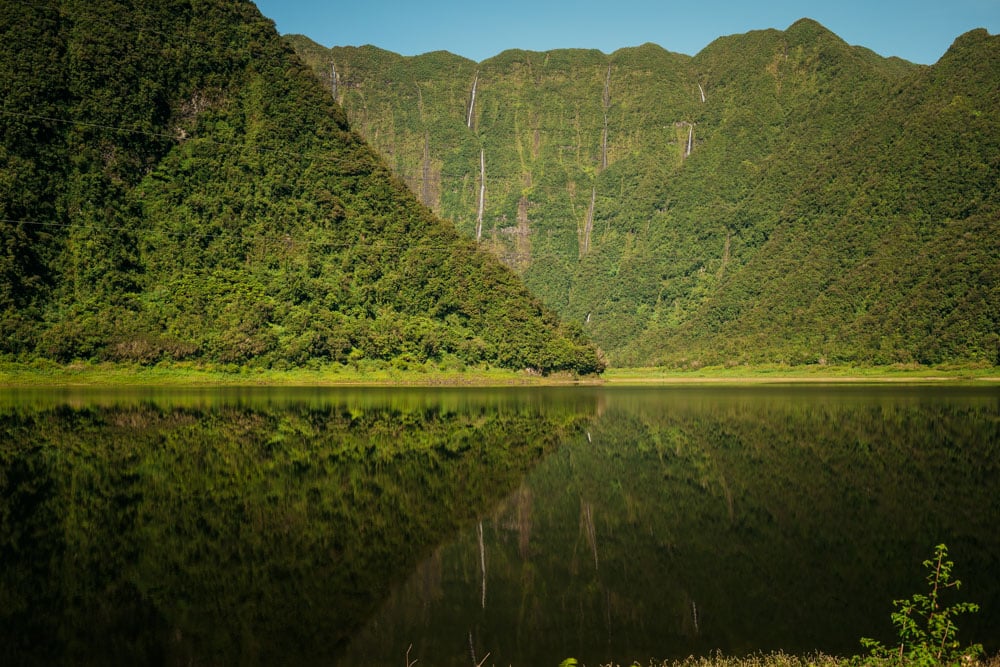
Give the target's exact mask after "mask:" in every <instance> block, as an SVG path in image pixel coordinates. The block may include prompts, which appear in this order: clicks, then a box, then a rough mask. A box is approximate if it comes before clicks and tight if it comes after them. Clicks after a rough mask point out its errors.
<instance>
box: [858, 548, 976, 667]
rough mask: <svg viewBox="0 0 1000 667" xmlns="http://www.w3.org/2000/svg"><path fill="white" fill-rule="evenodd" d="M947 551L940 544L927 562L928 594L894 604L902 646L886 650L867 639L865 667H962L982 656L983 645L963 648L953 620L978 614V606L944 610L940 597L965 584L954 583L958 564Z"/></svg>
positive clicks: (962, 604)
mask: <svg viewBox="0 0 1000 667" xmlns="http://www.w3.org/2000/svg"><path fill="white" fill-rule="evenodd" d="M947 558H948V547H946V546H945V545H944V544H939V545H937V547H936V548H935V550H934V557H933V558H930V559H928V560H925V561H924V563H923V565H924V567H925V568H927V570H928V574H927V584H928V586H929V587H930V590H929V592H928V594H926V595H924V594H920V593H917V594H915V595H914V596H913V597H911V598H910V599H908V600H895V601H893V605H894V606H895V607H896V611H895V612H893V614H892V623H893V625H895V626H896V628H897V631H898V633H899V646H898V647H891V648H890V647H886V646H883V645H882V643H881V642H879V641H877V640H875V639H869V638H867V637H865V638H863V639H862V640H861V644H862V645H863V646H864V647H865V648H868V649H870V651H871V655H870V656H866V657H862V658H860V659H859V663H860V664H863V665H884V664H894V665H895V664H899V665H960V664H968V663H971V662H973V661H975V660H976V659H977V658H978V657H979V656H981V655H982V653H983V647H982V645H981V644H972V645H970V646H968V647H965V648H962V647H961V645H960V643H959V641H958V639H957V637H956V635H957V634H958V626H957V625H955V621H954V618H955V617H956V616H957V615H959V614H962V613H966V612H977V611H979V605H977V604H975V603H973V602H958V603H956V604H953V605H951V606H948V607H943V606H942V603H941V594H942V593H943V592H944V591H945V590H946V589H949V588H954V589H955V590H958V589H959V588H960V587H961V585H962V582H961V581H959V580H958V579H954V580H952V578H951V570H952V568H953V567H954V566H955V564H954V563H953V562H952V561H950V560H948V559H947Z"/></svg>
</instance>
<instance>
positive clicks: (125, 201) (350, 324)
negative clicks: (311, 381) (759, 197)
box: [0, 0, 603, 372]
mask: <svg viewBox="0 0 1000 667" xmlns="http://www.w3.org/2000/svg"><path fill="white" fill-rule="evenodd" d="M2 27H3V31H4V32H3V34H2V35H0V37H2V38H3V39H0V88H2V89H3V90H5V91H10V94H9V95H7V96H5V99H4V103H3V108H2V111H0V242H2V245H0V247H3V248H4V252H3V255H2V258H0V354H8V355H14V356H16V357H18V358H23V359H32V358H38V357H47V358H52V359H57V360H60V361H69V360H73V359H98V360H115V361H130V362H140V363H155V362H157V361H160V360H196V361H203V362H211V363H225V364H236V365H244V364H253V365H270V366H286V365H293V364H294V365H298V364H312V363H324V362H344V363H346V362H348V361H353V362H357V361H359V360H362V359H375V360H380V361H386V362H388V361H392V362H396V363H398V364H400V365H409V364H414V363H417V364H420V363H424V362H428V361H430V362H435V363H447V364H468V363H471V364H479V363H487V364H491V365H496V366H505V367H510V368H524V367H531V368H536V369H539V370H542V371H554V370H571V371H582V372H593V371H597V370H600V369H601V368H602V367H603V364H602V362H601V361H600V360H599V359H598V354H597V351H596V349H595V348H594V347H593V346H591V345H589V344H587V343H586V342H584V340H583V336H582V335H581V333H580V331H579V329H578V328H576V329H567V328H566V327H563V326H562V325H561V324H560V323H559V321H558V319H557V317H556V316H555V315H554V313H553V312H552V311H551V310H549V309H547V308H545V307H544V306H542V305H541V304H540V303H539V301H538V300H537V299H536V298H535V297H534V296H533V295H531V294H530V293H529V292H528V291H527V290H526V289H525V287H524V285H523V284H522V283H521V281H520V280H519V279H518V278H517V276H516V275H514V273H513V272H511V271H509V270H507V269H506V268H504V267H503V266H502V265H501V264H500V263H499V262H498V261H497V260H496V259H495V258H494V257H493V256H491V255H490V254H489V253H487V252H485V251H484V250H483V249H479V248H476V247H475V245H474V244H473V243H471V242H469V241H468V240H466V239H463V238H462V237H461V236H460V235H459V234H458V233H457V232H456V231H455V229H454V227H453V226H452V225H451V224H450V223H446V222H443V221H442V220H440V219H439V218H437V217H435V216H434V215H433V214H432V213H431V212H430V211H429V210H428V209H427V208H426V207H423V206H421V205H420V204H419V203H418V202H417V200H416V199H415V198H414V196H413V195H412V194H411V193H410V192H409V191H408V190H407V189H406V187H405V186H404V185H403V183H402V182H401V181H400V180H399V179H397V178H396V177H395V176H393V174H392V173H391V171H390V170H389V169H388V168H387V167H386V165H385V163H384V162H383V161H382V160H381V158H379V157H378V155H377V154H376V153H375V152H374V151H373V150H372V149H371V148H370V147H369V146H367V145H366V144H365V143H364V142H363V141H362V139H361V138H360V137H359V136H358V135H357V134H355V133H354V132H353V131H352V130H351V129H350V127H349V126H348V123H347V119H346V117H345V116H344V114H343V112H342V110H341V109H340V107H339V106H337V105H336V104H334V102H333V101H332V100H331V98H330V96H329V94H328V91H327V90H324V89H323V88H321V86H320V84H319V83H318V82H317V81H316V79H315V78H314V77H313V76H311V74H310V73H309V72H308V70H307V69H306V68H305V67H303V65H302V64H301V61H300V60H299V59H298V58H297V57H296V56H295V55H294V53H293V52H292V50H291V49H290V48H288V46H287V45H286V44H284V43H283V42H282V41H281V39H280V38H279V36H278V35H277V33H276V32H275V30H274V24H273V23H272V22H271V21H269V20H267V19H265V18H264V17H262V16H261V15H260V13H259V12H258V11H257V9H256V7H255V6H254V5H253V3H251V2H249V1H244V0H240V1H236V2H232V1H228V0H227V1H225V2H223V1H222V0H219V1H215V0H212V1H208V2H201V3H196V4H193V5H192V4H191V3H188V2H183V1H178V2H145V1H139V2H127V3H126V2H118V1H117V0H100V1H98V2H93V1H89V0H88V1H86V2H84V1H82V0H80V1H76V0H63V1H60V2H54V1H53V2H44V1H39V2H33V3H28V4H24V5H23V6H22V5H18V6H17V7H12V8H11V13H10V15H9V16H7V17H5V21H4V22H3V24H2ZM26 54H27V55H26ZM447 61H448V59H445V60H444V62H447ZM432 62H433V61H432ZM435 66H436V67H439V66H441V63H436V62H435ZM352 76H353V75H352V73H351V70H350V68H349V67H347V66H346V65H345V66H344V70H343V77H344V82H345V83H344V84H343V88H342V89H343V90H344V91H347V92H348V93H349V94H351V95H353V94H354V89H352V88H351V87H350V85H349V83H350V82H351V81H352V78H351V77H352ZM338 78H339V77H338ZM463 95H464V93H463ZM418 101H419V96H418ZM418 111H419V105H418V106H417V107H415V113H416V112H418ZM373 118H374V116H373ZM360 124H361V125H362V127H363V129H366V131H367V132H372V130H373V128H376V126H375V125H374V124H373V123H370V122H369V123H368V125H367V127H366V121H364V120H361V121H360ZM375 134H376V135H377V134H378V132H377V131H376V132H375ZM425 134H426V133H425ZM424 139H425V142H424V144H423V145H422V149H421V150H422V151H423V152H421V153H419V155H418V157H417V158H416V159H417V161H418V163H420V167H418V169H424V170H425V171H426V178H425V179H424V181H423V182H424V183H425V184H426V187H425V188H424V189H425V191H426V192H425V194H426V198H427V199H428V200H431V199H433V198H435V197H437V196H439V194H440V193H439V189H436V188H439V187H440V186H432V185H431V183H432V181H433V179H432V178H431V175H432V174H434V173H437V174H438V180H439V181H440V170H438V171H436V172H435V170H434V167H433V162H434V160H435V159H438V160H439V159H440V158H435V157H433V156H432V155H431V154H430V152H429V149H430V145H431V144H430V142H429V140H428V139H429V138H428V137H424ZM435 146H436V144H435ZM421 173H423V172H421ZM418 190H419V188H418Z"/></svg>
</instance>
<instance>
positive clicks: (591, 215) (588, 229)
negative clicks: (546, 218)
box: [581, 187, 597, 317]
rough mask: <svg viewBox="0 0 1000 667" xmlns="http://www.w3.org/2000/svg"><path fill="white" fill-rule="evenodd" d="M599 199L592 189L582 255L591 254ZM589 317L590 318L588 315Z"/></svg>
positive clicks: (584, 224) (584, 226) (584, 225)
mask: <svg viewBox="0 0 1000 667" xmlns="http://www.w3.org/2000/svg"><path fill="white" fill-rule="evenodd" d="M596 199H597V188H596V187H593V188H591V189H590V207H589V208H588V209H587V220H586V221H585V222H584V223H583V247H582V248H581V250H582V252H581V254H583V255H585V254H587V253H588V252H590V234H591V233H592V232H593V231H594V201H595V200H596ZM588 317H590V316H589V315H588Z"/></svg>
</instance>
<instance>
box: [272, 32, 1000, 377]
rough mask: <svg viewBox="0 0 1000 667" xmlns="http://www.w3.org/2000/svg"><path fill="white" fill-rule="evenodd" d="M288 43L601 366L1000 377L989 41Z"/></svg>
mask: <svg viewBox="0 0 1000 667" xmlns="http://www.w3.org/2000/svg"><path fill="white" fill-rule="evenodd" d="M286 40H287V41H288V42H289V43H290V44H291V45H292V46H293V47H294V48H295V50H296V51H297V53H298V54H299V55H300V56H301V57H302V58H303V60H305V61H306V62H307V63H308V64H309V65H310V66H311V68H312V69H313V71H314V72H315V73H316V74H317V75H318V76H319V77H320V78H321V80H322V78H323V77H326V80H327V84H329V77H330V71H331V66H332V65H335V66H336V69H337V72H338V73H340V83H339V85H338V87H337V92H336V99H337V102H338V103H339V104H340V105H341V106H342V107H343V109H344V111H345V112H346V113H347V115H348V117H349V118H350V119H351V121H352V123H353V124H354V126H355V127H356V128H357V129H358V130H359V131H360V132H361V133H362V134H363V135H364V136H365V138H366V139H367V140H368V141H370V142H371V143H372V145H373V146H375V147H376V148H377V149H378V150H379V151H380V152H381V153H382V155H383V156H384V157H385V158H386V160H387V162H388V163H389V164H390V166H391V167H392V168H393V169H394V170H395V171H396V173H397V174H398V175H399V176H400V177H401V178H402V179H403V180H404V181H406V182H407V183H408V184H410V186H411V187H413V188H414V191H416V192H423V189H422V183H421V181H422V179H424V178H427V175H426V174H427V172H426V170H423V165H425V164H426V163H427V161H426V160H423V156H424V153H425V150H426V151H429V153H430V156H431V160H430V164H432V165H434V166H433V168H432V170H431V173H430V178H433V179H434V180H435V184H439V185H438V186H437V187H436V188H435V192H436V193H437V196H435V197H434V198H433V199H432V200H427V199H425V203H426V204H428V205H429V206H431V207H432V208H433V209H434V210H435V211H436V212H438V213H439V214H440V215H442V216H443V217H445V218H447V219H449V220H453V221H454V222H455V224H456V226H457V227H458V228H459V230H460V231H462V232H464V233H465V235H466V236H468V237H469V238H471V239H476V240H477V241H478V242H479V244H480V245H481V246H483V247H486V248H488V249H490V250H492V251H493V252H494V253H495V254H496V255H497V256H498V257H500V258H501V259H502V260H503V261H504V262H505V263H507V264H508V265H509V266H511V267H513V268H515V269H517V270H518V272H519V273H521V275H522V276H523V277H524V279H525V281H526V282H527V284H528V286H529V287H530V288H531V289H532V291H533V292H534V293H535V294H538V295H539V296H540V297H541V298H542V299H543V301H544V302H545V303H546V304H548V305H550V306H551V307H553V308H555V309H556V310H557V311H558V312H559V313H560V314H561V315H562V316H563V317H564V318H566V319H568V320H570V321H572V322H576V323H578V324H579V325H581V326H582V327H583V328H584V329H585V331H586V332H587V333H589V334H590V335H591V336H592V337H593V338H594V340H595V341H597V343H598V344H599V345H600V346H601V347H602V348H603V349H604V350H605V351H606V352H607V353H608V355H609V358H610V360H611V362H612V363H614V364H618V365H649V364H666V365H672V366H697V365H701V364H742V363H761V362H787V363H793V364H808V363H824V362H828V363H857V364H883V363H898V362H903V363H912V362H917V363H973V364H996V363H998V362H1000V284H998V276H1000V245H998V244H997V243H996V242H995V239H996V238H997V236H998V233H1000V229H998V222H997V221H998V219H1000V215H998V207H997V204H998V185H997V184H998V183H1000V121H998V118H997V116H996V114H993V113H991V111H990V110H992V109H995V108H998V107H1000V92H998V91H1000V39H998V38H997V37H995V36H991V35H989V34H988V33H987V32H986V31H984V30H977V31H973V32H970V33H968V34H966V35H963V36H961V37H960V38H959V39H958V40H956V42H955V44H954V45H953V46H952V48H951V49H950V50H949V51H948V52H947V53H946V54H945V55H944V56H943V57H942V58H941V60H940V61H939V62H938V63H936V64H935V65H933V66H929V67H928V66H918V65H914V64H912V63H908V62H906V61H903V60H900V59H898V58H888V59H887V58H882V57H880V56H878V55H876V54H874V53H873V52H871V51H868V50H867V49H864V48H860V47H852V46H849V45H847V44H846V43H844V42H843V41H842V40H841V39H840V38H839V37H837V36H836V35H834V34H833V33H831V32H829V31H828V30H826V29H825V28H824V27H823V26H821V25H819V24H818V23H816V22H814V21H811V20H808V19H803V20H801V21H798V22H796V23H795V24H793V25H792V26H790V27H789V28H788V29H787V30H784V31H780V30H765V31H758V32H751V33H747V34H744V35H733V36H729V37H723V38H720V39H718V40H716V41H715V42H713V43H712V44H710V45H709V46H708V47H706V48H705V49H704V50H703V51H702V52H701V53H699V54H697V55H696V56H694V57H690V56H685V55H680V54H676V53H670V52H668V51H666V50H664V49H662V48H661V47H659V46H656V45H653V44H646V45H643V46H641V47H637V48H629V49H622V50H619V51H616V52H615V53H612V54H610V55H606V54H603V53H600V52H598V51H594V50H557V51H550V52H546V53H535V52H526V51H507V52H504V53H501V54H499V55H497V56H496V57H494V58H490V59H488V60H486V61H483V62H481V63H475V62H472V61H470V60H467V59H464V58H461V57H459V56H454V55H452V54H449V53H445V52H433V53H428V54H425V55H422V56H417V57H402V56H399V55H396V54H393V53H390V52H387V51H383V50H380V49H378V48H375V47H372V46H365V47H360V48H355V47H334V48H331V49H327V48H324V47H321V46H319V45H317V44H315V43H313V42H311V41H309V40H308V39H307V38H305V37H302V36H294V35H293V36H287V37H286ZM327 89H328V90H329V87H328V86H327ZM417 98H419V100H420V104H419V107H418V105H417V104H416V100H417ZM482 155H485V156H486V163H487V168H486V171H487V178H486V186H485V197H484V196H483V195H482V190H481V188H482V181H483V179H482V177H481V172H482V165H481V161H480V158H481V156H482ZM591 202H593V205H592V206H591ZM481 209H482V211H481ZM524 230H528V231H527V237H525V236H524V233H523V232H524ZM723 266H725V270H724V271H723V270H722V268H723Z"/></svg>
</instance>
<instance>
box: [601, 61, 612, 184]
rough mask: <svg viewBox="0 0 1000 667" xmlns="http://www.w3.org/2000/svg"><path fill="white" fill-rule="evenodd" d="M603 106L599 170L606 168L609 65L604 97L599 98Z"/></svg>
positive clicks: (609, 103)
mask: <svg viewBox="0 0 1000 667" xmlns="http://www.w3.org/2000/svg"><path fill="white" fill-rule="evenodd" d="M601 102H602V103H603V105H604V131H603V132H602V133H601V169H607V168H608V108H609V107H610V106H611V65H608V73H607V75H606V76H605V77H604V96H603V97H602V98H601Z"/></svg>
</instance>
